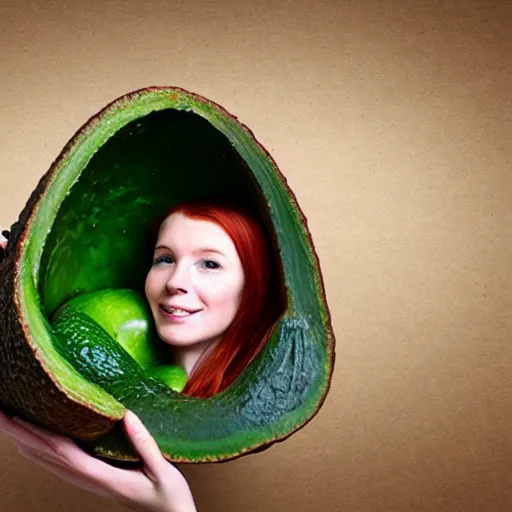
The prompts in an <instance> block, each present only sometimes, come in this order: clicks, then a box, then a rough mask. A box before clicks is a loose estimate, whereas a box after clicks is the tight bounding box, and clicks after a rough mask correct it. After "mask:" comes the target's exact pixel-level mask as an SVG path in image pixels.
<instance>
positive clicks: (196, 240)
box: [158, 212, 236, 252]
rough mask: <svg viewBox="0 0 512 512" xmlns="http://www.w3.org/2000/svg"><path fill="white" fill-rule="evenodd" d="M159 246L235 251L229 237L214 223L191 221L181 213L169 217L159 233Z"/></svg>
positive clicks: (198, 220)
mask: <svg viewBox="0 0 512 512" xmlns="http://www.w3.org/2000/svg"><path fill="white" fill-rule="evenodd" d="M158 244H165V245H167V246H169V247H172V248H183V249H191V250H194V249H200V248H205V247H207V248H211V249H217V250H220V251H223V252H224V251H229V252H231V251H235V252H236V249H235V246H234V244H233V241H232V240H231V238H230V237H229V235H228V234H227V233H226V232H225V231H224V230H223V229H222V228H221V227H220V226H219V225H218V224H215V223H214V222H211V221H208V220H200V219H191V218H189V217H186V216H185V215H183V214H182V213H180V212H176V213H173V214H172V215H169V217H167V218H166V219H165V220H164V222H162V225H161V226H160V230H159V232H158Z"/></svg>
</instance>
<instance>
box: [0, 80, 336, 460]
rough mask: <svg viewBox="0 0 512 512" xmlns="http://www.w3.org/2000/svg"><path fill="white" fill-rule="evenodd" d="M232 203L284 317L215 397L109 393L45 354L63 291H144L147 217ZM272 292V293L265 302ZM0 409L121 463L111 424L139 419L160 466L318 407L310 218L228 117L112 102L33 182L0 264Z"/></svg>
mask: <svg viewBox="0 0 512 512" xmlns="http://www.w3.org/2000/svg"><path fill="white" fill-rule="evenodd" d="M233 197H236V198H237V200H239V201H243V202H244V203H245V204H246V205H249V206H250V207H252V208H253V210H254V211H255V212H257V213H258V215H259V216H260V218H261V220H262V222H264V223H265V224H266V226H267V229H268V232H269V235H270V238H271V239H272V243H273V244H274V248H275V252H276V257H277V259H278V260H279V264H280V266H281V278H282V283H276V290H279V285H281V286H282V288H283V289H284V292H285V294H286V303H287V305H286V311H285V313H284V315H283V317H282V318H281V320H280V321H279V322H278V324H277V325H276V327H275V329H274V331H273V334H272V336H271V338H270V339H269V341H268V343H267V344H266V346H265V348H264V349H263V351H262V352H261V353H260V354H259V355H258V357H257V358H256V359H255V360H254V361H253V362H252V363H251V365H250V366H249V368H248V369H247V370H246V371H245V372H244V373H243V374H242V376H241V377H240V378H239V379H238V380H237V381H236V382H235V383H234V384H233V385H232V386H230V387H229V388H228V389H227V390H226V391H224V392H222V393H219V394H218V395H216V396H214V397H212V398H208V399H199V398H190V397H187V396H184V395H180V394H178V393H175V392H173V391H171V390H169V389H166V390H165V391H164V392H162V386H158V385H156V386H155V387H152V385H151V383H148V382H144V384H142V385H141V384H140V383H137V384H133V383H130V382H126V385H124V383H123V385H122V386H118V391H114V392H113V393H114V394H112V393H111V392H112V390H111V392H107V391H106V390H105V389H103V388H102V387H101V386H100V385H99V384H98V383H95V382H94V379H91V380H90V381H89V380H86V378H84V377H83V376H82V375H80V374H79V373H78V372H77V371H76V370H75V369H74V368H73V365H72V364H70V362H69V361H68V360H66V358H65V357H63V356H62V355H61V354H60V353H59V352H58V351H57V349H56V346H55V342H56V335H55V333H54V332H53V330H52V327H51V325H50V323H49V321H48V319H49V318H51V315H52V314H53V313H54V312H55V311H56V310H57V309H58V308H59V307H60V306H61V305H62V304H64V303H65V302H67V301H69V300H70V299H72V298H73V297H75V296H77V295H80V294H85V293H89V292H94V291H96V290H102V289H110V288H130V289H134V290H136V291H139V292H142V290H143V283H144V277H145V274H146V272H147V270H148V263H149V260H148V259H147V257H148V254H147V253H146V252H145V251H144V250H142V249H141V247H142V246H143V245H144V244H143V240H145V237H146V234H147V232H148V229H149V224H150V221H151V220H153V219H155V218H158V217H159V216H160V215H162V214H163V213H165V211H166V210H168V209H169V208H170V207H171V206H172V205H173V204H175V203H177V202H181V201H184V200H189V199H206V198H208V199H212V198H213V199H220V200H222V199H227V200H229V199H231V198H233ZM276 293H278V292H276ZM0 325H1V326H2V329H1V331H0V336H1V343H0V357H1V360H0V404H1V408H2V409H4V410H7V411H10V412H15V413H16V414H18V415H21V416H22V417H24V418H26V419H27V420H29V421H32V422H34V423H37V424H40V425H44V426H46V427H47V428H50V429H53V430H55V431H58V432H62V433H65V434H68V435H70V436H73V437H75V438H76V439H79V440H85V441H88V442H89V447H90V448H91V450H92V451H93V452H94V453H95V454H97V455H99V456H103V457H108V458H112V459H118V460H131V459H133V453H132V451H131V449H130V447H129V445H128V443H127V442H126V440H125V439H124V437H123V435H122V433H121V429H120V427H119V425H116V424H117V422H118V421H119V420H120V419H121V418H122V417H123V415H124V413H125V410H126V408H129V409H132V410H133V411H134V412H136V413H137V414H138V415H139V416H140V417H141V419H142V421H143V422H144V423H145V424H146V426H147V427H148V429H149V430H150V432H151V433H152V434H153V436H154V437H155V439H156V440H157V442H158V444H159V446H160V448H161V450H162V452H163V453H164V455H165V456H166V457H167V458H168V459H169V460H172V461H180V462H208V461H212V462H213V461H222V460H227V459H231V458H236V457H238V456H240V455H243V454H246V453H249V452H251V451H254V450H256V449H262V448H263V447H265V446H268V445H270V444H272V443H273V442H275V441H280V440H283V439H284V438H286V437H287V436H289V435H290V434H291V433H293V432H294V431H296V430H297V429H299V428H300V427H302V426H303V425H304V424H305V423H306V422H307V421H309V420H310V419H311V418H312V417H313V416H314V415H315V414H316V412H317V411H318V409H319V407H320V406H321V404H322V403H323V401H324V399H325V396H326V393H327V391H328V388H329V384H330V379H331V375H332V370H333V364H334V337H333V333H332V327H331V323H330V317H329V312H328V308H327V304H326V300H325V293H324V285H323V281H322V277H321V273H320V268H319V264H318V260H317V257H316V254H315V251H314V248H313V244H312V241H311V238H310V236H309V233H308V230H307V226H306V220H305V218H304V216H303V214H302V212H301V211H300V209H299V206H298V205H297V201H296V199H295V196H294V195H293V193H292V191H291V190H290V189H289V187H288V186H287V184H286V180H285V178H284V177H283V175H282V174H281V173H280V171H279V170H278V168H277V166H276V164H275V162H274V161H273V160H272V158H271V157H270V155H269V154H268V153H267V151H266V150H265V149H264V148H263V147H262V146H261V145H260V144H259V143H258V142H257V141H256V140H255V138H254V136H253V134H252V133H251V132H250V131H249V130H248V129H247V128H246V127H245V126H243V125H242V124H241V123H240V122H239V121H238V120H237V119H236V118H235V117H233V116H232V115H230V114H229V113H228V112H226V111H225V110H224V109H223V108H221V107H220V106H219V105H216V104H215V103H213V102H211V101H209V100H207V99H205V98H202V97H200V96H198V95H195V94H191V93H189V92H187V91H185V90H182V89H179V88H169V87H151V88H148V89H143V90H140V91H136V92H134V93H131V94H128V95H126V96H123V97H121V98H119V99H117V100H116V101H114V102H113V103H111V104H110V105H108V106H107V107H106V108H104V109H103V110H102V111H101V112H99V113H98V114H97V115H96V116H94V117H93V118H92V119H90V120H89V121H88V122H87V123H86V124H85V125H84V126H83V127H82V128H81V129H80V131H79V132H78V133H77V134H76V135H75V136H74V137H73V139H72V140H71V141H70V142H69V143H68V144H67V145H66V147H65V148H64V150H63V152H62V153H61V154H60V156H59V157H58V158H57V160H56V161H55V162H54V164H53V165H52V166H51V168H50V170H49V171H48V172H47V173H46V174H45V175H44V176H43V178H42V179H41V181H40V183H39V185H38V186H37V188H36V189H35V191H34V192H33V193H32V195H31V197H30V199H29V201H28V202H27V205H26V206H25V208H24V210H23V211H22V213H21V214H20V218H19V221H18V222H17V223H15V225H14V226H13V227H12V231H11V237H10V241H9V245H8V248H7V253H6V258H5V260H4V261H3V262H2V263H1V264H0Z"/></svg>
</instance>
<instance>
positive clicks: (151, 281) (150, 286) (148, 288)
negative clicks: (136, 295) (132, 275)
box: [144, 271, 155, 305]
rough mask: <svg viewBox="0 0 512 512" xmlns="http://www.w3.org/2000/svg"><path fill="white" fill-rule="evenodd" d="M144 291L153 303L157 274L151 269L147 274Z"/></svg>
mask: <svg viewBox="0 0 512 512" xmlns="http://www.w3.org/2000/svg"><path fill="white" fill-rule="evenodd" d="M144 293H145V294H146V299H147V300H148V302H149V304H150V305H152V302H153V299H154V296H155V275H154V273H153V272H151V271H149V272H148V275H147V276H146V282H145V283H144Z"/></svg>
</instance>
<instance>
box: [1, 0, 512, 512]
mask: <svg viewBox="0 0 512 512" xmlns="http://www.w3.org/2000/svg"><path fill="white" fill-rule="evenodd" d="M493 4H495V5H494V6H493ZM510 6H511V4H510V2H506V1H503V2H489V1H488V0H481V1H471V0H459V1H457V0H452V1H450V0H448V1H430V2H428V1H425V2H411V1H405V0H403V1H402V2H399V1H374V2H372V1H371V0H360V1H358V2H355V1H354V2H352V1H347V2H341V1H340V0H325V1H318V2H313V1H310V2H308V1H307V0H295V1H281V2H274V1H270V0H264V1H261V0H260V1H255V2H252V3H249V2H245V3H244V2H239V1H235V0H232V1H231V2H229V1H226V0H221V1H220V2H212V1H206V0H203V1H193V0H190V1H177V2H172V1H158V2H157V1H146V2H135V1H125V2H121V1H119V2H114V1H112V2H111V1H108V0H104V1H101V2H100V1H97V0H90V1H88V2H72V1H71V0H69V1H65V0H53V1H52V0H44V1H43V0H32V1H20V0H17V1H16V2H15V1H14V0H11V1H4V2H2V3H1V4H0V108H1V124H0V140H1V149H2V165H1V168H0V190H1V191H2V192H1V194H2V195H1V209H0V225H1V226H7V225H9V224H10V223H11V222H12V221H14V220H15V219H16V216H17V214H18V213H19V212H20V210H21V209H22V207H23V205H24V203H25V201H26V199H27V198H28V196H29V194H30V192H31V191H32V189H33V188H34V187H35V185H36V183H37V181H38V179H39V177H40V176H41V175H42V174H43V172H44V171H46V169H47V168H48V167H49V165H50V163H51V162H52V160H53V159H54V158H55V157H56V156H57V155H58V153H59V152H60V150H61V148H62V147H63V146H64V144H65V142H66V141H67V140H68V139H69V138H70V137H71V135H72V134H73V133H74V132H75V130H76V129H77V128H78V127H79V126H80V125H81V124H82V123H83V122H84V121H85V120H86V119H87V118H88V117H89V116H90V115H92V114H93V113H95V112H96V111H97V110H99V109H100V108H101V107H103V106H104V105H105V104H106V103H107V102H109V101H111V100H112V99H114V98H116V97H117V96H119V95H121V94H123V93H125V92H128V91H131V90H133V89H137V88H140V87H143V86H146V85H179V86H181V87H184V88H186V89H189V90H191V91H194V92H197V93H199V94H201V95H204V96H206V97H208V98H210V99H212V100H214V101H216V102H218V103H220V104H221V105H223V106H224V107H226V108H227V109H228V110H230V111H231V112H232V113H234V114H235V115H237V116H238V117H239V119H240V120H241V121H242V122H244V123H245V124H247V125H248V126H249V127H250V128H251V129H252V130H253V131H254V132H255V134H256V136H257V138H258V139H259V140H260V141H261V142H262V143H263V145H264V146H265V147H266V148H267V149H268V150H269V151H270V152H271V153H272V155H273V156H274V158H275V159H276V161H277V162H278V164H279V165H280V167H281V169H282V171H283V173H284V174H285V175H286V177H287V178H288V180H289V183H290V185H291V187H292V188H293V190H294V191H295V192H296V194H297V197H298V199H299V202H300V204H301V206H302V208H303V210H304V212H305V214H306V215H307V217H308V220H309V224H310V228H311V231H312V234H313V239H314V242H315V244H316V248H317V251H318V254H319V257H320V261H321V264H322V268H323V273H324V278H325V282H326V288H327V294H328V300H329V303H330V307H331V313H332V318H333V324H334V328H335V332H336V335H337V366H336V371H335V375H334V380H333V384H332V390H331V392H330V394H329V396H328V399H327V401H326V403H325V405H324V407H323V408H322V410H321V412H320V413H319V415H318V416H317V417H316V419H315V420H313V421H312V422H311V423H310V424H309V425H307V426H306V427H305V428H304V429H303V430H302V431H301V432H299V433H297V434H296V435H294V436H293V437H292V438H290V439H289V440H288V441H286V442H285V443H283V444H279V445H277V446H274V447H273V448H271V449H270V450H268V451H266V452H264V453H262V454H258V455H252V456H250V457H247V458H244V459H242V460H239V461H235V462H230V463H227V464H223V465H216V466H214V465H210V466H199V467H198V466H194V467H186V468H184V472H185V474H186V476H187V477H188V479H189V481H190V483H191V486H192V488H193V491H194V494H195V496H196V498H197V502H198V505H199V508H200V509H201V510H202V511H204V512H206V511H222V512H230V511H233V512H235V511H240V510H244V511H248V512H252V511H254V512H256V511H274V510H276V511H283V512H291V511H294V512H306V511H311V510H321V511H337V510H340V511H345V512H352V511H354V512H355V511H358V512H359V511H365V512H366V511H368V512H374V511H393V512H399V511H404V512H406V511H407V512H408V511H429V512H430V511H432V512H434V511H435V512H438V511H443V512H444V511H454V512H455V511H457V512H458V511H465V512H470V511H486V512H487V511H491V512H498V511H510V510H512V479H511V475H512V453H511V435H512V427H511V425H512V413H511V409H512V404H511V398H510V395H511V393H510V389H511V384H510V381H511V364H512V346H511V344H510V338H511V333H512V325H511V315H510V309H511V302H512V301H511V297H512V293H511V292H512V290H511V279H510V278H511V267H510V265H511V257H512V236H511V221H512V214H511V212H512V208H511V204H512V203H511V200H512V177H511V176H510V173H511V171H512V166H511V163H512V160H511V141H510V138H511V135H512V119H511V112H512V102H511V91H512V59H511V55H512V44H511V43H512V37H511V34H512V23H511V21H512V10H511V7H510ZM0 456H1V463H0V503H1V505H0V507H1V510H2V511H4V512H14V511H27V512H36V511H37V512H44V511H52V512H64V511H66V512H67V511H69V510H76V511H84V512H85V511H88V512H93V511H100V510H105V507H107V506H108V507H110V508H109V510H112V511H114V510H121V507H117V506H116V505H114V506H110V504H109V503H107V502H106V501H104V500H103V499H100V498H96V497H93V496H90V495H88V494H86V493H85V492H82V491H79V490H76V489H74V488H72V487H71V486H69V485H67V484H65V483H62V482H60V481H59V480H58V479H56V478H54V477H53V476H51V475H49V474H46V473H45V472H44V471H43V470H40V469H39V468H37V467H34V466H33V465H31V464H30V463H29V462H27V461H25V460H24V459H22V458H21V457H20V456H19V455H18V453H17V451H16V450H15V449H14V448H13V446H12V445H11V443H10V442H9V441H8V440H7V439H6V438H5V437H0Z"/></svg>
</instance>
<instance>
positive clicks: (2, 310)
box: [0, 172, 122, 441]
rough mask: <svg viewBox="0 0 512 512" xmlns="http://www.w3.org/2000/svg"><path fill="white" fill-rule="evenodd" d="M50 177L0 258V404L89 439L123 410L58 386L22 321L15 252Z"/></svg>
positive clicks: (34, 420)
mask: <svg viewBox="0 0 512 512" xmlns="http://www.w3.org/2000/svg"><path fill="white" fill-rule="evenodd" d="M51 178H52V174H51V173H50V172H49V173H47V174H46V175H45V176H43V178H42V179H41V181H40V182H39V184H38V186H37V187H36V189H35V190H34V191H33V193H32V194H31V196H30V198H29V200H28V201H27V204H26V206H25V208H24V209H23V211H22V212H21V214H20V217H19V220H18V222H16V223H15V224H13V226H12V227H11V233H10V237H9V243H8V245H7V249H6V254H5V259H4V260H2V262H1V263H0V325H1V326H2V328H1V330H0V336H1V339H0V409H1V410H2V411H4V412H6V413H8V414H16V415H17V416H19V417H21V418H23V419H25V420H27V421H30V422H32V423H34V424H36V425H40V426H43V427H45V428H47V429H50V430H53V431H54V432H57V433H62V434H66V435H69V436H72V437H74V438H76V439H79V440H84V441H91V440H94V439H97V438H98V437H100V436H102V435H104V434H106V433H107V432H110V431H111V430H112V428H114V426H115V424H116V423H117V421H119V420H120V419H121V418H122V415H119V416H109V415H105V414H104V415H100V414H98V412H97V411H95V410H94V409H92V408H88V407H84V403H83V402H82V403H80V402H79V401H78V400H75V399H73V398H71V397H70V396H69V394H67V393H66V391H63V390H61V389H60V388H59V386H58V385H57V384H56V382H55V381H54V380H53V378H52V376H51V373H50V372H49V371H48V370H47V369H46V368H45V364H44V361H42V360H41V359H40V358H39V357H38V353H37V347H36V345H35V342H34V340H33V338H32V336H31V332H30V330H29V328H28V327H27V326H26V325H24V324H23V323H22V321H21V319H22V317H23V316H22V312H21V308H20V301H19V298H18V296H17V293H16V290H19V285H18V286H16V284H17V283H16V280H17V279H18V277H19V276H18V271H17V267H16V256H17V252H18V247H19V245H20V244H24V243H27V240H26V236H25V231H24V230H23V229H22V227H23V226H26V223H27V222H28V220H29V218H30V217H31V216H32V215H33V214H34V210H36V209H37V203H38V201H39V199H40V197H42V195H43V194H44V191H45V189H46V186H47V183H48V181H49V180H50V179H51ZM48 327H49V326H48Z"/></svg>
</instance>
